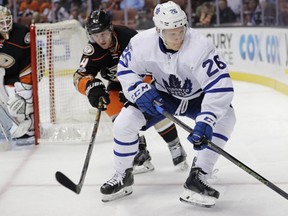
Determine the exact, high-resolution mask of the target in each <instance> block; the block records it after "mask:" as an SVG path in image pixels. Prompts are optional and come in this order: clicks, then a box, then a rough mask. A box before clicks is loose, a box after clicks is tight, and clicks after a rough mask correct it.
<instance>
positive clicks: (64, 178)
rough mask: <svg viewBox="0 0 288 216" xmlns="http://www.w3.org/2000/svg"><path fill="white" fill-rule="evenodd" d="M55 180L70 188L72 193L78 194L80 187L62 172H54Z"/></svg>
mask: <svg viewBox="0 0 288 216" xmlns="http://www.w3.org/2000/svg"><path fill="white" fill-rule="evenodd" d="M55 177H56V180H57V181H58V182H59V183H60V184H62V185H63V186H64V187H66V188H68V189H70V190H72V191H73V192H74V193H76V194H79V193H80V191H81V188H79V187H78V185H76V184H74V183H73V182H72V181H71V180H70V179H69V178H68V177H67V176H66V175H64V174H63V173H62V172H59V171H57V172H56V173H55Z"/></svg>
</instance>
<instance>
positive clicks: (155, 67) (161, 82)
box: [117, 28, 233, 119]
mask: <svg viewBox="0 0 288 216" xmlns="http://www.w3.org/2000/svg"><path fill="white" fill-rule="evenodd" d="M160 40H161V39H160V38H159V34H158V33H157V32H156V29H155V28H152V29H148V30H146V31H143V32H141V33H139V34H137V35H136V36H134V37H133V38H132V39H131V40H130V44H129V45H128V46H127V47H126V49H125V50H124V52H123V53H122V56H121V58H120V61H119V63H118V74H117V75H118V79H119V81H120V83H121V85H122V87H123V91H124V94H125V96H126V97H127V98H128V100H131V95H129V92H128V88H129V87H130V86H132V85H134V84H135V83H136V82H139V81H141V80H142V79H143V77H144V75H145V74H147V73H149V74H152V76H153V78H154V79H155V86H156V88H157V89H158V90H159V91H162V92H166V93H168V94H170V95H173V96H174V97H176V98H178V99H181V100H191V99H194V98H196V97H198V96H199V95H200V94H201V93H203V92H204V93H205V96H204V99H203V103H202V106H201V112H206V111H207V112H213V113H214V114H215V115H216V116H217V118H218V119H219V118H220V117H222V116H223V114H224V113H225V112H226V111H227V109H228V107H229V105H230V103H231V100H232V97H233V86H232V81H231V78H230V76H229V73H228V69H227V65H226V63H225V62H224V61H223V60H222V59H221V58H220V56H219V55H218V53H217V50H216V48H215V46H214V45H213V44H212V43H211V42H210V41H209V40H208V39H207V38H206V37H205V36H204V35H202V34H201V33H199V32H198V31H196V30H194V29H192V28H188V29H187V32H186V34H185V38H184V42H183V44H182V46H181V48H180V50H179V51H177V52H175V53H173V54H172V53H169V52H165V49H164V48H163V43H161V42H160ZM131 101H132V100H131Z"/></svg>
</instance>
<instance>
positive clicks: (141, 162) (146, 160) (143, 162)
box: [133, 136, 154, 175]
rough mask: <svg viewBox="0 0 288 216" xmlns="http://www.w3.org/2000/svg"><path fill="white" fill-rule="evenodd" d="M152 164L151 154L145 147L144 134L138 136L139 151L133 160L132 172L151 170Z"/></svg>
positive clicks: (138, 172)
mask: <svg viewBox="0 0 288 216" xmlns="http://www.w3.org/2000/svg"><path fill="white" fill-rule="evenodd" d="M153 170H154V166H153V164H152V163H151V156H150V153H149V151H148V150H147V148H146V140H145V137H144V136H141V137H139V151H138V154H137V155H136V156H135V158H134V161H133V174H134V175H135V174H140V173H146V172H152V171H153Z"/></svg>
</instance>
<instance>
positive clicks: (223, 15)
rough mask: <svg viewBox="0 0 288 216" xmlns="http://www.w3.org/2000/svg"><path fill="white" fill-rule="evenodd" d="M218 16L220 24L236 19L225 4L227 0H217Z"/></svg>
mask: <svg viewBox="0 0 288 216" xmlns="http://www.w3.org/2000/svg"><path fill="white" fill-rule="evenodd" d="M218 6H219V17H220V24H223V23H234V22H235V21H236V15H235V13H234V12H233V11H232V9H231V8H230V7H228V5H227V0H219V5H218Z"/></svg>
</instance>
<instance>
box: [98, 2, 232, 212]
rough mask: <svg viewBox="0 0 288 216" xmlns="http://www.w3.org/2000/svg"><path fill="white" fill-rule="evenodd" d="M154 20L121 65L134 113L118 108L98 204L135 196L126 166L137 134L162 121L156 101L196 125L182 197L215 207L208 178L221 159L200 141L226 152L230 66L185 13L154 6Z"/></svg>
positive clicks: (214, 192)
mask: <svg viewBox="0 0 288 216" xmlns="http://www.w3.org/2000/svg"><path fill="white" fill-rule="evenodd" d="M153 21H154V24H155V27H156V28H152V29H148V30H146V31H143V32H141V33H139V34H138V35H136V36H134V37H133V38H132V39H131V40H130V44H129V45H128V46H127V47H126V49H125V50H124V52H123V53H122V56H121V58H120V61H119V64H118V73H117V75H118V79H119V81H120V82H121V85H122V87H123V91H124V94H125V96H126V97H127V99H128V100H130V101H131V102H134V103H136V104H137V106H138V107H139V109H137V108H135V107H132V106H131V107H127V108H124V109H122V110H121V112H120V114H119V116H118V117H117V118H116V120H115V122H114V141H115V143H114V163H115V165H114V167H115V170H116V174H115V175H114V176H113V177H112V179H110V180H109V181H107V182H106V183H105V184H104V185H103V186H102V187H101V193H102V194H103V199H102V201H104V202H105V201H106V202H107V201H111V200H113V199H117V198H119V197H123V196H125V195H129V194H131V193H132V185H133V183H134V181H133V174H132V173H131V170H132V169H131V168H132V161H133V156H134V155H135V152H137V148H138V146H137V145H138V142H137V134H138V132H139V130H140V129H141V128H143V127H146V128H148V127H149V126H151V122H153V123H152V124H155V122H157V121H159V120H161V119H162V118H164V117H163V116H162V115H160V114H159V112H158V111H157V110H156V107H155V105H154V104H155V101H157V102H158V103H160V104H162V105H161V106H162V107H163V108H164V109H165V110H166V111H168V112H169V113H171V114H174V115H180V116H187V117H188V118H191V119H193V120H195V127H194V131H193V133H192V134H189V136H188V140H189V141H190V142H191V143H192V144H193V147H194V149H195V150H199V151H198V152H197V160H196V161H195V160H194V161H193V164H192V167H191V171H190V173H189V176H188V178H187V179H186V181H185V183H184V192H183V194H182V195H181V197H180V200H181V201H183V202H186V203H189V204H194V205H197V206H204V207H212V206H214V205H215V203H216V199H218V198H219V195H220V193H219V192H218V191H217V190H216V189H214V188H213V187H211V186H210V185H209V184H208V182H207V181H206V180H207V177H208V176H209V175H210V174H211V173H212V171H213V168H214V165H215V163H216V161H217V159H218V157H219V155H218V154H217V153H215V152H213V151H212V150H210V149H207V148H206V147H207V143H205V140H206V139H208V140H211V141H212V142H213V143H215V144H216V145H217V146H219V147H221V148H223V147H224V145H225V143H226V142H227V140H228V139H229V138H230V135H231V133H232V130H233V127H234V124H235V121H236V119H235V114H234V110H233V108H232V106H231V101H232V98H233V86H232V81H231V79H230V76H229V72H228V69H227V65H226V63H225V62H224V61H223V60H222V59H221V57H220V56H219V55H218V53H217V51H216V48H215V46H214V45H213V44H212V43H211V42H210V41H209V40H208V39H207V38H206V37H205V36H203V35H202V34H200V33H199V32H197V31H196V30H194V29H192V28H188V27H187V17H186V14H185V13H184V11H183V10H181V8H180V7H179V6H178V5H177V4H175V3H174V2H172V1H169V2H167V3H163V4H158V5H157V6H156V7H155V9H154V16H153ZM148 44H149V48H148V47H147V46H148ZM146 73H151V74H152V76H153V77H154V79H155V81H154V84H147V83H144V82H143V81H142V79H143V76H144V75H145V74H146Z"/></svg>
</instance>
